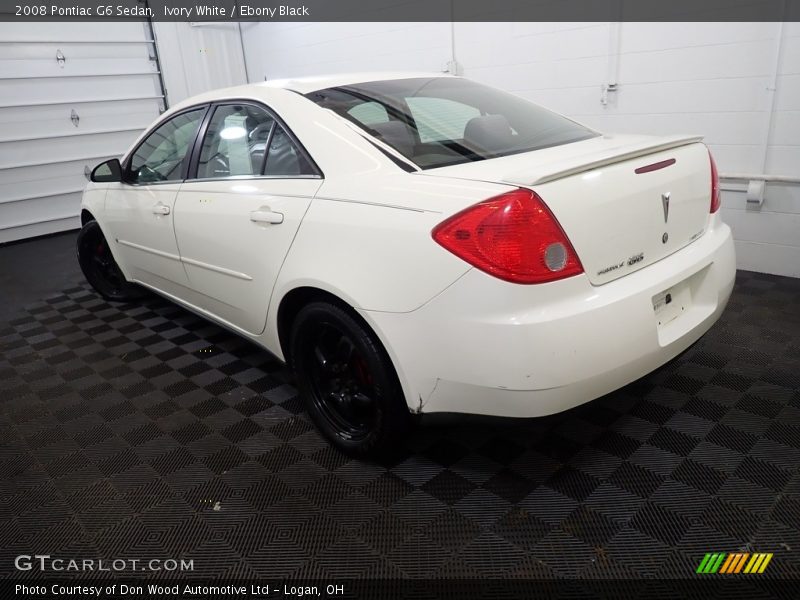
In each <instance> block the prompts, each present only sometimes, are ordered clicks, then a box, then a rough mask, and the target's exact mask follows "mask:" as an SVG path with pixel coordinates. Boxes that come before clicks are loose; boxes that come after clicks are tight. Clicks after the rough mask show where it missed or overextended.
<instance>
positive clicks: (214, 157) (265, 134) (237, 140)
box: [197, 105, 276, 179]
mask: <svg viewBox="0 0 800 600" xmlns="http://www.w3.org/2000/svg"><path fill="white" fill-rule="evenodd" d="M275 126H276V123H275V119H273V118H272V116H271V115H270V114H269V113H268V112H267V111H265V110H264V109H262V108H259V107H257V106H251V105H224V106H218V107H217V108H216V109H215V110H214V116H213V117H212V118H211V121H210V122H209V124H208V130H207V131H206V136H205V138H204V139H203V146H202V149H201V150H200V161H199V163H198V165H197V178H198V179H208V178H217V177H236V176H242V175H261V173H262V172H263V168H264V150H265V148H266V144H267V140H268V139H269V137H270V135H272V132H273V129H274V127H275Z"/></svg>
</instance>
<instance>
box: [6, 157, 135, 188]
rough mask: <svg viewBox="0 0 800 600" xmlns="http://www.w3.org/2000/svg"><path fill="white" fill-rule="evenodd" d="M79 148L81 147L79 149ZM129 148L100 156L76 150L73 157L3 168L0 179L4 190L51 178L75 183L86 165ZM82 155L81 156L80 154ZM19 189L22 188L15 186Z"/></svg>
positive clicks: (67, 183)
mask: <svg viewBox="0 0 800 600" xmlns="http://www.w3.org/2000/svg"><path fill="white" fill-rule="evenodd" d="M78 150H79V149H78ZM126 150H127V147H125V148H120V149H119V152H113V151H112V152H109V153H108V154H102V155H98V156H89V155H88V154H87V155H80V154H81V153H80V152H78V151H76V152H75V155H76V156H73V157H62V158H60V159H59V160H57V161H49V162H40V161H36V163H38V164H33V165H29V166H17V167H10V168H3V169H2V171H0V179H2V180H3V182H4V184H3V190H5V189H6V187H7V186H15V185H18V184H25V185H28V186H32V184H35V183H36V182H39V181H45V180H50V179H66V182H65V185H70V182H72V183H74V181H75V179H73V178H77V177H79V176H80V177H83V171H84V169H85V168H86V167H89V169H92V168H94V167H95V166H96V165H98V164H100V163H101V162H104V161H106V160H108V159H109V158H114V157H120V156H122V153H123V152H125V151H126ZM78 155H80V156H78ZM14 189H17V190H19V189H20V188H14Z"/></svg>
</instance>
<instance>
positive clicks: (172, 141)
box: [127, 107, 206, 184]
mask: <svg viewBox="0 0 800 600" xmlns="http://www.w3.org/2000/svg"><path fill="white" fill-rule="evenodd" d="M205 112H206V109H205V107H203V108H198V109H195V110H190V111H187V112H185V113H181V114H179V115H178V116H176V117H173V118H172V119H170V120H169V121H167V122H166V123H164V124H163V125H160V126H159V127H158V128H157V129H156V130H155V131H153V133H151V134H150V135H149V136H147V138H145V140H144V142H142V143H141V145H140V146H139V147H138V148H137V149H136V152H135V153H134V154H133V157H132V158H131V162H130V168H129V170H128V177H127V179H128V181H129V182H130V183H139V184H143V183H155V182H161V181H180V180H181V179H182V178H183V164H184V160H185V159H186V156H187V154H188V153H189V149H190V148H191V147H192V144H193V143H194V139H195V136H196V135H197V129H198V127H200V121H202V119H203V115H204V114H205Z"/></svg>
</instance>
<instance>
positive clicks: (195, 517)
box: [0, 272, 800, 579]
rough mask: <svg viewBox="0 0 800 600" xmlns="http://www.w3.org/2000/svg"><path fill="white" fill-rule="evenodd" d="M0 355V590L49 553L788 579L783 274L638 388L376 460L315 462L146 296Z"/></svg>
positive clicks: (275, 369) (273, 374) (66, 314)
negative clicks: (30, 557) (20, 558)
mask: <svg viewBox="0 0 800 600" xmlns="http://www.w3.org/2000/svg"><path fill="white" fill-rule="evenodd" d="M0 351H1V352H2V355H0V477H2V480H1V481H0V547H1V548H0V575H2V576H4V577H12V576H13V577H18V576H20V575H22V574H20V573H18V572H16V571H15V570H14V567H13V557H14V556H16V555H17V554H19V553H20V552H26V553H32V552H48V553H50V554H59V555H71V554H72V555H81V556H91V557H97V558H102V557H125V556H140V557H141V556H145V557H147V556H150V555H159V556H163V555H169V556H171V557H179V556H180V557H187V558H192V559H194V567H195V570H194V572H193V573H192V574H191V576H193V577H211V576H230V577H317V578H320V577H353V578H360V577H371V578H379V577H380V578H391V577H411V578H462V577H469V578H475V577H477V578H526V579H532V578H533V579H542V578H551V577H578V578H585V579H596V578H609V577H611V578H617V579H624V578H649V577H659V578H683V577H689V576H692V575H693V573H694V570H695V568H696V566H697V564H698V563H699V561H700V559H701V558H702V556H703V555H704V554H705V553H706V552H709V551H735V550H739V549H746V550H747V549H751V550H757V551H761V552H774V553H775V557H774V559H773V561H772V564H771V565H770V567H769V571H768V574H769V576H770V577H786V578H788V577H794V578H797V577H798V576H800V473H798V460H799V459H800V280H796V279H788V278H780V277H774V276H767V275H758V274H754V273H748V272H740V273H739V275H738V282H737V285H736V288H735V291H734V294H733V297H732V299H731V302H730V305H729V307H728V309H727V311H726V312H725V314H724V315H723V317H722V319H721V321H720V322H719V323H718V324H717V325H715V326H714V328H713V329H712V330H711V331H710V332H709V333H708V335H706V336H705V337H704V338H703V339H702V340H701V341H700V342H699V343H698V344H697V345H695V346H694V347H693V348H692V349H690V350H689V351H688V352H687V353H685V354H684V355H683V356H681V357H679V358H678V359H676V360H674V361H672V362H671V363H669V364H667V365H666V366H664V367H663V368H661V369H659V370H658V371H656V372H654V373H652V374H650V375H649V376H647V377H645V378H643V379H641V380H639V381H637V382H635V383H633V384H631V385H629V386H627V387H625V388H623V389H621V390H619V391H617V392H615V393H612V394H610V395H608V396H605V397H603V398H600V399H599V400H597V401H594V402H591V403H589V404H586V405H584V406H581V407H579V408H577V409H574V410H571V411H569V412H567V413H564V414H561V415H555V416H552V417H547V418H542V419H532V420H519V421H513V420H498V419H482V418H474V417H465V418H457V419H449V420H448V419H443V420H440V421H439V422H437V420H436V419H433V420H432V421H433V422H430V421H429V422H428V423H427V424H426V423H423V426H422V427H421V428H420V429H419V430H418V431H416V432H415V433H414V434H413V435H412V436H411V438H410V439H409V440H408V442H407V444H406V445H405V446H404V447H401V448H397V451H396V452H395V453H394V454H393V455H392V456H391V457H386V458H383V459H381V461H380V462H378V463H374V462H364V461H358V460H351V459H349V458H348V457H346V456H343V455H342V454H340V453H338V452H337V451H336V450H334V449H332V448H331V447H330V446H328V444H327V443H326V442H325V441H324V440H323V439H322V438H321V437H320V436H319V435H318V434H317V432H316V431H315V429H314V428H313V426H312V425H311V423H310V422H309V420H308V418H307V417H306V415H305V413H304V411H303V407H302V404H301V402H300V401H299V399H298V397H297V395H296V392H295V389H294V387H292V385H291V384H290V379H289V376H288V375H287V374H286V373H285V371H284V370H283V369H282V367H281V366H280V365H279V364H278V363H277V362H276V361H275V360H274V359H273V358H271V357H270V356H269V355H268V354H267V353H265V352H263V351H262V350H260V349H258V348H257V347H255V346H253V345H251V344H249V343H248V342H246V341H244V340H242V339H239V338H237V337H235V336H233V335H231V334H229V333H227V332H224V331H222V330H221V329H220V328H218V327H217V326H215V325H212V324H210V323H208V322H206V321H204V320H202V319H200V318H199V317H196V316H194V315H192V314H190V313H188V312H186V311H184V310H182V309H180V308H178V307H176V306H175V305H173V304H170V303H168V302H166V301H163V300H160V299H157V298H152V297H151V298H148V299H146V300H145V301H143V302H142V303H141V304H126V305H110V304H108V303H106V302H105V301H103V300H102V299H100V298H99V297H98V296H97V295H96V294H94V293H93V292H92V291H91V290H90V289H88V287H87V286H86V285H79V286H76V287H74V288H72V289H68V290H66V291H64V292H63V293H61V294H58V295H56V296H53V297H51V298H48V299H46V300H45V301H43V302H39V303H37V304H35V305H33V306H30V307H28V308H27V309H26V310H25V312H24V313H23V314H22V316H21V317H20V318H18V319H16V320H14V321H12V322H11V323H9V324H7V325H0ZM441 421H445V422H441ZM215 505H216V510H215Z"/></svg>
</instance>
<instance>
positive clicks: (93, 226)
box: [77, 221, 144, 302]
mask: <svg viewBox="0 0 800 600" xmlns="http://www.w3.org/2000/svg"><path fill="white" fill-rule="evenodd" d="M77 250H78V264H79V265H80V267H81V271H83V275H84V277H86V280H87V281H88V282H89V283H90V284H91V286H92V287H93V288H94V289H95V291H96V292H97V293H98V294H100V295H101V296H102V297H103V298H105V299H106V300H111V301H115V302H127V301H130V300H136V299H139V298H141V297H142V296H143V295H144V292H143V290H142V288H140V287H139V286H138V285H135V284H133V283H130V282H129V281H128V280H126V279H125V275H123V274H122V271H121V270H120V268H119V266H118V265H117V262H116V261H115V260H114V256H113V255H112V254H111V248H109V246H108V242H107V241H106V238H105V236H104V235H103V232H102V230H101V229H100V225H98V223H97V221H89V222H88V223H86V224H85V225H84V226H83V227H82V228H81V230H80V232H79V233H78V240H77Z"/></svg>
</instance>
